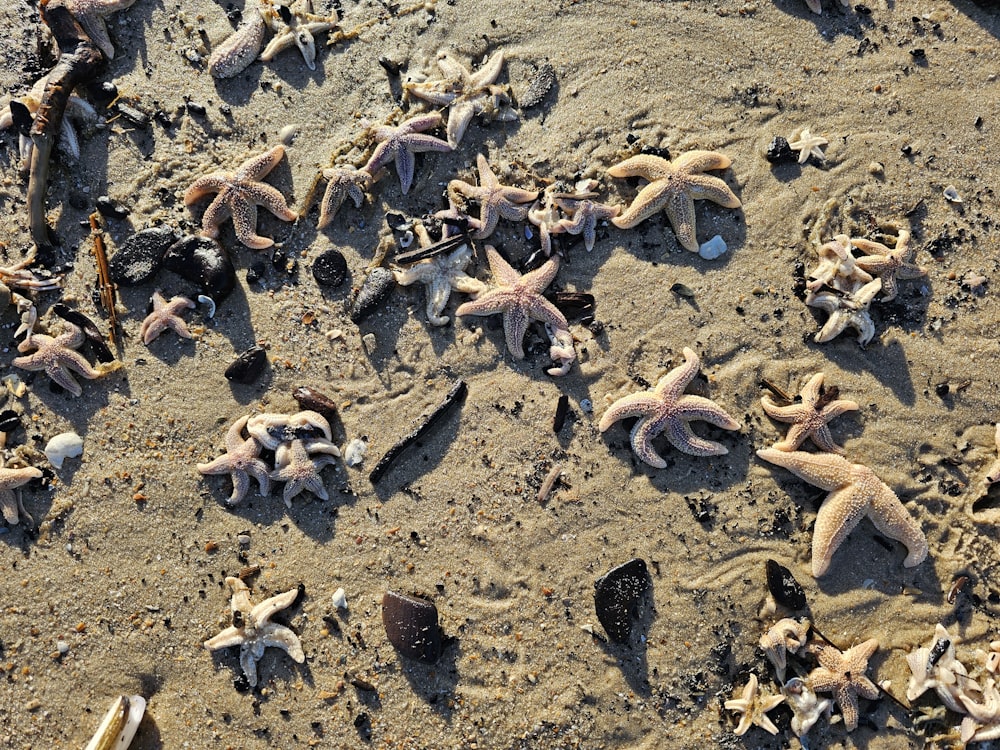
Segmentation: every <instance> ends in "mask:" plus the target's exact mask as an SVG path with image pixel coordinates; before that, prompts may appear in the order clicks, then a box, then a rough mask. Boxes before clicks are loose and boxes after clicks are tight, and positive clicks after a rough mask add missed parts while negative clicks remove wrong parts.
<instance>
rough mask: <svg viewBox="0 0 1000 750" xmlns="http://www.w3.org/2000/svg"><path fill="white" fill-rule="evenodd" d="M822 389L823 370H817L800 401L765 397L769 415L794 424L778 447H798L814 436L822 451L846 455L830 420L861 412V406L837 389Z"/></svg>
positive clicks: (763, 399) (764, 401) (788, 448)
mask: <svg viewBox="0 0 1000 750" xmlns="http://www.w3.org/2000/svg"><path fill="white" fill-rule="evenodd" d="M822 391H823V373H821V372H817V373H816V374H815V375H813V376H812V377H811V378H810V379H809V382H808V383H806V384H805V385H804V386H803V387H802V392H801V393H800V394H799V397H800V402H799V403H797V404H789V405H788V406H778V405H777V404H776V403H774V402H773V401H771V399H770V398H768V397H767V396H764V397H762V398H761V400H760V405H761V406H762V407H764V411H766V412H767V414H768V416H769V417H771V418H772V419H777V420H778V421H779V422H786V423H788V424H791V425H792V426H791V427H789V428H788V434H787V435H785V439H784V440H782V441H780V442H778V443H775V444H774V446H773V447H774V448H777V449H778V450H780V451H794V450H798V449H799V446H800V445H802V443H803V441H804V440H805V439H806V438H810V439H811V440H812V441H813V443H814V444H815V445H816V447H818V448H819V449H820V450H824V451H828V452H830V453H840V454H843V452H844V449H843V448H841V447H840V446H839V445H837V444H836V443H835V442H833V435H832V434H831V433H830V428H829V427H828V426H827V423H828V422H829V421H830V420H832V419H833V418H834V417H837V416H840V415H841V414H843V413H844V412H847V411H857V409H858V405H857V403H856V402H854V401H848V400H846V399H837V389H836V388H831V389H830V390H829V391H827V392H826V393H823V392H822ZM835 399H836V400H835Z"/></svg>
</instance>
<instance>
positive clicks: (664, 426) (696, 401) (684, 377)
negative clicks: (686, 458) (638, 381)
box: [598, 346, 740, 469]
mask: <svg viewBox="0 0 1000 750" xmlns="http://www.w3.org/2000/svg"><path fill="white" fill-rule="evenodd" d="M700 367H701V360H700V359H699V358H698V355H697V354H695V353H694V352H693V351H692V350H691V349H689V348H687V347H686V346H685V347H684V364H682V365H678V366H677V367H675V368H674V369H673V370H671V371H670V372H668V373H667V374H666V375H664V376H663V377H662V378H660V381H659V382H658V383H657V384H656V388H654V389H653V391H652V392H649V391H645V392H643V393H632V394H630V395H628V396H623V397H622V398H620V399H618V400H617V401H615V402H614V403H613V404H612V405H611V406H610V407H608V410H607V411H606V412H604V416H603V417H601V422H600V424H599V425H598V429H599V430H600V431H601V432H605V431H607V429H608V428H609V427H611V425H613V424H614V423H615V422H617V421H619V420H621V419H628V418H629V417H640V419H639V421H638V422H636V423H635V426H634V427H633V428H632V434H631V441H632V450H633V451H635V454H636V455H637V456H638V457H639V460H641V461H643V462H645V463H647V464H649V465H650V466H652V467H653V468H654V469H663V468H666V466H667V462H666V461H665V460H664V459H663V457H662V456H660V454H659V453H657V452H656V450H655V449H654V448H653V439H654V438H655V437H656V436H657V435H659V434H660V433H661V432H663V433H664V434H665V435H666V438H667V440H669V441H670V444H671V445H673V446H674V447H675V448H676V449H677V450H679V451H681V452H682V453H687V454H688V455H690V456H724V455H725V454H727V453H729V449H728V448H726V447H725V446H724V445H722V444H721V443H716V442H714V441H712V440H706V439H705V438H701V437H698V436H697V435H695V434H694V432H693V431H692V430H691V426H690V425H689V424H688V422H693V421H695V420H700V421H702V422H708V423H710V424H713V425H715V426H716V427H721V428H722V429H724V430H738V429H739V427H740V424H739V422H737V421H736V420H735V419H733V418H732V417H730V416H729V415H728V414H726V412H725V411H723V409H722V407H721V406H719V405H718V404H716V403H715V402H714V401H711V400H709V399H707V398H703V397H701V396H694V395H691V394H686V393H684V389H685V388H686V387H687V385H688V383H690V382H691V381H692V380H693V379H694V376H695V375H697V374H698V369H699V368H700Z"/></svg>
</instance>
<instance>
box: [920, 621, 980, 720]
mask: <svg viewBox="0 0 1000 750" xmlns="http://www.w3.org/2000/svg"><path fill="white" fill-rule="evenodd" d="M955 640H956V639H955V637H954V636H952V635H951V634H950V633H948V630H947V628H945V626H944V625H942V624H941V623H938V624H937V626H936V627H935V628H934V640H933V641H931V645H930V646H921V647H920V648H918V649H916V650H914V651H912V652H910V653H909V654H907V655H906V663H907V665H908V666H909V667H910V672H911V675H910V680H909V682H908V683H907V685H906V699H907V700H908V701H911V702H912V701H915V700H916V699H917V698H919V697H920V696H921V695H923V694H924V693H925V692H926V691H927V690H931V689H933V690H934V691H935V692H936V693H937V694H938V697H939V698H940V699H941V702H942V703H944V704H945V705H946V706H947V707H948V708H949V709H951V710H952V711H955V712H956V713H965V712H966V711H965V709H964V708H963V707H962V702H961V701H962V698H963V697H966V696H965V690H966V688H967V687H971V688H972V689H973V690H978V688H979V685H978V684H977V683H976V682H975V681H974V680H972V678H970V677H969V672H968V670H967V669H966V667H965V665H964V664H962V662H960V661H959V660H958V659H957V658H956V657H955ZM932 654H933V658H932V656H931V655H932Z"/></svg>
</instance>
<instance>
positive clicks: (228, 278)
mask: <svg viewBox="0 0 1000 750" xmlns="http://www.w3.org/2000/svg"><path fill="white" fill-rule="evenodd" d="M163 265H164V267H165V268H166V269H167V270H168V271H173V272H174V273H176V274H177V275H178V276H180V277H181V278H182V279H185V280H186V281H190V282H191V283H192V284H197V285H198V287H199V288H200V290H201V292H202V293H203V294H206V295H208V296H209V297H211V298H212V299H215V300H222V299H225V298H226V296H227V295H228V294H229V293H230V292H231V291H233V289H234V288H235V286H236V268H235V267H234V266H233V261H232V260H231V259H230V258H229V253H227V252H226V251H225V249H224V248H223V247H222V245H220V244H219V243H218V242H217V241H216V240H213V239H212V238H210V237H201V236H195V235H189V236H187V237H183V238H181V239H180V240H178V241H177V242H175V243H174V244H173V245H171V246H170V248H169V249H168V250H167V252H166V255H165V256H164V258H163Z"/></svg>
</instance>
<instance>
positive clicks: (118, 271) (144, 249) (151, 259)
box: [108, 225, 177, 286]
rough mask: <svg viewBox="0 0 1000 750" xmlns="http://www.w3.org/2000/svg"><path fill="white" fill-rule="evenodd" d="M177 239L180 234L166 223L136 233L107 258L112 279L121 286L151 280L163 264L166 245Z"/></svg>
mask: <svg viewBox="0 0 1000 750" xmlns="http://www.w3.org/2000/svg"><path fill="white" fill-rule="evenodd" d="M176 241H177V234H176V233H175V232H174V230H173V229H171V228H170V227H168V226H166V225H163V226H159V227H151V228H150V229H143V230H142V231H141V232H136V233H135V234H133V235H132V236H131V237H129V238H128V239H127V240H125V242H123V243H122V246H121V248H120V249H119V250H118V252H117V253H115V254H114V256H113V257H112V258H111V259H110V260H109V261H108V271H109V273H110V275H111V280H112V281H113V282H115V283H116V284H119V285H121V286H135V285H136V284H142V283H143V282H146V281H149V280H150V279H151V278H153V276H155V275H156V272H157V271H159V270H160V266H161V265H163V256H164V254H165V253H166V252H167V248H169V247H170V246H171V245H173V244H174V243H175V242H176Z"/></svg>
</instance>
